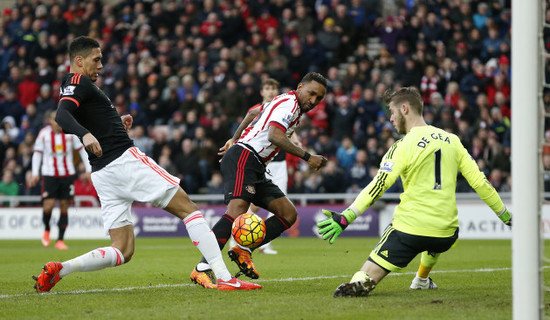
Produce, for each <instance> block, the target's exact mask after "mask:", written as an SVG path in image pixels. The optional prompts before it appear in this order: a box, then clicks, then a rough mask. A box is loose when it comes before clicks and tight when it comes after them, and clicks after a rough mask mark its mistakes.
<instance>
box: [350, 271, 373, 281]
mask: <svg viewBox="0 0 550 320" xmlns="http://www.w3.org/2000/svg"><path fill="white" fill-rule="evenodd" d="M366 278H370V276H369V275H368V274H367V273H366V272H365V271H357V272H356V273H355V274H354V275H353V277H351V280H350V281H349V282H357V281H361V280H364V279H366Z"/></svg>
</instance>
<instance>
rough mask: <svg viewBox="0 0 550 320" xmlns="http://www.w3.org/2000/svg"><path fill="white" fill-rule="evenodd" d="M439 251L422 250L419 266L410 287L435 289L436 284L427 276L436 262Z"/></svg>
mask: <svg viewBox="0 0 550 320" xmlns="http://www.w3.org/2000/svg"><path fill="white" fill-rule="evenodd" d="M440 255H441V253H435V252H428V251H424V252H422V253H421V255H420V266H419V267H418V271H417V272H416V276H415V277H414V279H413V280H412V282H411V286H410V289H414V290H416V289H437V285H436V284H435V282H433V280H432V279H431V278H430V277H429V274H430V271H431V270H432V268H433V266H434V265H435V264H436V263H437V260H438V259H439V256H440Z"/></svg>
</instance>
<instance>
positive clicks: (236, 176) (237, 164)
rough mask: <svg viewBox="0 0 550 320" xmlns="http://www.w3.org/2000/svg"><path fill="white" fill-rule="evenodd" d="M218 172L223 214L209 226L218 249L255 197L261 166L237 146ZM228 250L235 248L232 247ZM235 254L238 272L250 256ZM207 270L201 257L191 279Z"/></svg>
mask: <svg viewBox="0 0 550 320" xmlns="http://www.w3.org/2000/svg"><path fill="white" fill-rule="evenodd" d="M220 169H221V173H222V176H223V188H224V201H225V203H226V204H227V211H226V213H225V214H224V215H223V216H222V217H221V219H219V220H218V222H217V223H216V224H215V225H214V226H213V227H212V231H213V232H214V235H215V237H216V239H217V241H218V245H219V248H220V249H222V248H223V247H224V246H225V244H226V243H227V241H228V240H229V239H230V238H231V227H232V225H233V221H234V220H235V218H236V217H238V216H239V215H241V214H243V213H245V212H246V211H247V210H248V207H249V206H250V203H251V202H252V200H253V199H254V197H255V196H256V186H255V185H256V183H257V182H258V181H263V180H265V167H264V165H263V164H262V163H260V162H259V161H258V160H257V159H256V157H255V156H254V154H253V153H252V151H250V150H248V149H245V148H243V147H242V146H241V145H238V144H237V145H234V146H233V147H231V148H229V150H228V151H227V152H226V154H225V155H224V157H223V158H222V161H221V165H220ZM232 248H239V247H238V246H233V247H232ZM229 251H231V249H230V250H229ZM236 252H238V253H239V254H240V253H242V254H243V255H242V258H239V257H237V256H234V257H233V258H232V259H234V261H235V262H236V263H237V265H239V268H241V269H242V266H244V264H246V263H247V262H249V261H250V262H251V260H250V253H249V252H246V249H243V248H239V249H236ZM235 259H236V260H235ZM208 268H209V266H208V264H207V263H206V259H205V257H203V259H202V260H201V262H200V263H199V264H198V265H197V267H196V268H195V270H194V271H193V273H192V275H191V276H192V278H193V277H195V276H196V272H195V271H197V270H198V271H199V273H200V272H203V271H207V270H208ZM245 270H254V268H253V266H252V267H251V268H250V266H248V267H245ZM247 273H248V271H247ZM245 274H246V273H245ZM251 275H252V276H253V278H257V277H258V275H257V273H252V274H251ZM193 281H195V280H193Z"/></svg>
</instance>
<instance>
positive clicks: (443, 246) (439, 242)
mask: <svg viewBox="0 0 550 320" xmlns="http://www.w3.org/2000/svg"><path fill="white" fill-rule="evenodd" d="M457 239H458V228H457V229H456V231H455V233H454V234H453V235H452V236H450V237H448V238H437V237H425V236H416V235H412V234H408V233H404V232H401V231H398V230H395V229H394V228H393V226H392V225H391V224H390V225H389V226H388V227H387V228H386V230H384V233H383V234H382V238H381V239H380V242H378V244H377V245H376V247H374V249H373V250H372V252H371V253H370V255H369V260H370V261H372V262H374V263H376V264H377V265H379V266H380V267H382V268H384V269H386V270H388V271H398V270H399V269H401V268H404V267H406V266H407V265H408V264H409V263H410V262H411V261H412V259H414V257H416V256H417V255H418V254H419V253H421V252H424V251H428V254H432V255H433V254H436V253H441V252H445V251H447V250H449V249H450V248H451V247H452V246H453V244H454V243H455V242H456V240H457Z"/></svg>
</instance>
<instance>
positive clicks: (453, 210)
mask: <svg viewBox="0 0 550 320" xmlns="http://www.w3.org/2000/svg"><path fill="white" fill-rule="evenodd" d="M384 98H385V101H386V103H387V104H388V105H389V108H390V112H391V118H390V121H391V123H392V124H393V126H394V127H395V129H396V130H397V132H398V133H399V134H404V135H405V136H404V137H403V138H402V139H400V140H398V141H397V142H395V143H394V144H393V146H391V147H390V149H389V150H388V151H387V152H386V154H385V156H384V158H383V159H382V162H381V164H380V169H379V170H378V174H377V175H376V177H375V178H374V179H373V180H372V182H371V183H369V184H368V185H367V186H366V187H365V188H364V189H363V190H362V191H361V192H360V193H359V196H357V198H356V199H355V201H354V202H353V203H352V204H351V205H350V206H349V208H348V209H346V210H344V211H343V212H342V213H336V212H330V211H327V210H323V211H324V213H325V214H326V215H327V216H329V217H330V218H329V219H327V220H324V221H321V222H319V223H318V226H319V233H320V234H322V235H323V239H325V240H326V239H329V242H330V243H331V244H332V243H334V240H335V239H336V238H337V237H338V235H339V234H340V233H341V232H342V231H343V230H344V229H345V228H346V227H347V226H348V225H349V224H350V223H352V222H353V221H354V220H355V218H356V217H357V216H359V215H360V214H362V213H363V212H364V211H365V210H366V209H367V208H368V207H370V206H371V205H372V204H373V203H374V202H375V201H376V200H377V199H379V198H380V197H381V196H382V194H383V193H384V192H385V191H386V190H387V189H388V188H389V187H390V186H391V185H392V184H393V183H394V182H395V180H396V179H397V177H399V176H401V179H402V180H403V189H404V191H403V193H402V194H401V196H400V199H401V202H400V203H399V205H398V206H397V208H396V209H395V212H394V215H393V221H392V223H391V224H390V225H389V226H388V227H387V228H386V230H385V231H384V233H383V235H382V238H381V240H380V242H379V243H378V245H377V246H376V247H375V248H374V249H373V250H372V252H371V253H370V255H369V258H368V260H367V261H366V262H365V264H364V265H363V267H362V268H361V270H360V271H358V272H357V273H355V275H353V277H352V278H351V281H350V282H347V283H343V284H341V285H340V286H339V287H338V288H337V289H336V291H335V292H334V296H335V297H339V296H366V295H367V294H368V293H369V292H370V291H372V290H373V289H374V287H375V286H376V285H377V284H378V283H379V282H380V281H381V280H382V279H383V278H384V277H385V276H386V275H387V274H388V273H389V272H391V271H398V270H400V269H401V268H404V267H406V266H407V265H408V264H409V263H410V262H411V260H412V259H414V257H415V256H416V255H418V254H419V253H421V263H420V267H419V269H418V272H417V275H416V277H415V278H414V279H413V281H412V284H411V287H410V288H411V289H435V288H437V286H436V285H435V283H433V281H432V280H431V279H430V278H429V277H428V274H429V272H430V271H431V269H432V267H433V266H434V265H435V263H436V262H437V259H438V258H439V255H440V254H441V253H442V252H445V251H447V250H449V249H450V248H451V246H452V245H453V244H454V243H455V241H456V240H457V238H458V217H457V207H456V195H455V192H456V191H455V190H456V179H457V172H458V171H459V170H460V172H461V173H462V175H463V176H464V177H465V178H466V180H467V181H468V183H469V184H470V186H471V187H472V188H473V189H474V190H475V191H476V192H477V193H478V195H479V196H480V198H481V199H482V200H483V201H484V202H485V203H486V204H487V205H488V206H489V207H490V208H491V209H492V210H493V211H494V212H495V213H496V214H497V216H498V217H499V218H500V219H501V220H502V222H504V223H505V224H506V225H509V226H511V224H512V216H511V214H510V212H509V211H508V209H506V207H505V206H504V204H503V203H502V200H501V198H500V196H499V195H498V193H497V192H496V190H495V189H494V188H493V187H492V186H491V184H490V183H489V181H487V178H486V177H485V175H484V174H483V173H482V172H481V171H480V170H479V168H478V166H477V164H476V162H475V160H474V159H473V158H472V157H471V156H470V155H469V154H468V151H467V150H466V149H465V148H464V146H463V145H462V143H461V142H460V139H459V138H458V137H457V136H456V135H454V134H452V133H449V132H446V131H444V130H441V129H439V128H436V127H433V126H430V125H427V124H426V122H425V121H424V118H423V116H422V109H423V105H422V98H421V96H420V93H419V92H418V91H417V90H416V89H415V88H401V89H399V90H397V91H395V92H392V91H391V90H389V91H387V92H386V94H385V97H384Z"/></svg>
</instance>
